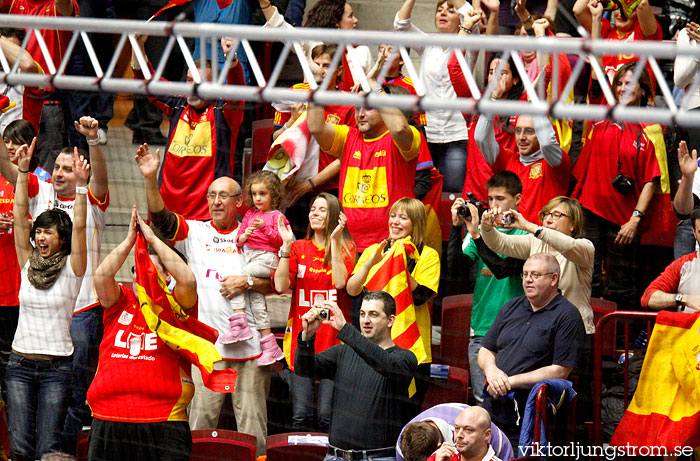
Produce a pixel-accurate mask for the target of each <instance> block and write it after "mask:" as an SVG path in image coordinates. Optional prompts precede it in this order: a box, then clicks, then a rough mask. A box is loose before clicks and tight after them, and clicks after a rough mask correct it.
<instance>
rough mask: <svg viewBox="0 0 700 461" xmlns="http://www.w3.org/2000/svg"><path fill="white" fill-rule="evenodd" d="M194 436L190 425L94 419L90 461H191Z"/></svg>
mask: <svg viewBox="0 0 700 461" xmlns="http://www.w3.org/2000/svg"><path fill="white" fill-rule="evenodd" d="M191 451H192V434H191V433H190V425H189V424H188V423H187V421H164V422H160V423H124V422H116V421H103V420H101V419H97V418H95V419H93V420H92V426H91V427H90V442H89V449H88V460H89V461H122V460H127V459H132V460H139V461H158V460H163V461H166V460H167V461H188V460H189V459H190V452H191Z"/></svg>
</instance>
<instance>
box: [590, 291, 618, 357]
mask: <svg viewBox="0 0 700 461" xmlns="http://www.w3.org/2000/svg"><path fill="white" fill-rule="evenodd" d="M591 309H593V323H596V324H597V323H598V320H600V319H601V318H602V317H603V316H604V315H606V314H609V313H610V312H615V311H616V310H617V304H616V303H614V302H612V301H608V300H606V299H600V298H591ZM616 324H617V322H614V321H613V322H608V323H607V325H605V327H604V331H603V336H602V348H603V349H602V351H603V355H607V356H609V357H615V355H616V354H615V339H616V338H617V326H616Z"/></svg>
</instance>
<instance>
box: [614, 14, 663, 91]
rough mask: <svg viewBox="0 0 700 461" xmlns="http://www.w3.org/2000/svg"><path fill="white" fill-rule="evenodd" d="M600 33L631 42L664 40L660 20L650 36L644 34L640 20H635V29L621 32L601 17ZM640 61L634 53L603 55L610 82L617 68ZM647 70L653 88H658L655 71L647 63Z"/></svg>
mask: <svg viewBox="0 0 700 461" xmlns="http://www.w3.org/2000/svg"><path fill="white" fill-rule="evenodd" d="M600 35H601V37H602V38H604V39H607V40H622V41H625V42H631V41H633V40H659V41H660V40H662V39H663V32H662V31H661V26H660V25H659V23H658V21H657V22H656V32H655V33H654V34H653V35H651V36H650V37H645V36H644V34H643V33H642V27H641V26H640V24H639V20H637V21H635V22H634V30H633V31H631V32H627V33H626V34H622V33H620V31H619V30H617V29H616V28H614V27H612V26H611V25H610V21H609V20H607V19H601V31H600ZM636 61H639V57H638V56H635V55H633V54H618V55H610V54H607V55H603V69H604V70H605V73H606V74H607V76H608V79H610V82H612V80H613V77H614V76H615V72H616V71H617V69H619V68H620V66H622V65H623V64H627V63H628V62H636ZM646 69H647V72H649V79H650V80H651V87H652V88H653V89H655V88H656V79H655V78H654V73H653V72H652V70H651V67H650V66H649V64H648V63H647V65H646Z"/></svg>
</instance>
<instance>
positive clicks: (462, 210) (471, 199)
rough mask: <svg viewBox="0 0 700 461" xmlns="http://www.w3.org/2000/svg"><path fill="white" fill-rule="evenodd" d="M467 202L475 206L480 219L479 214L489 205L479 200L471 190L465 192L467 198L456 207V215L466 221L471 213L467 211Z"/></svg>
mask: <svg viewBox="0 0 700 461" xmlns="http://www.w3.org/2000/svg"><path fill="white" fill-rule="evenodd" d="M469 203H471V204H472V205H474V206H475V207H476V209H477V211H478V212H479V220H481V215H483V214H484V211H486V210H488V208H489V207H488V205H487V204H486V203H484V202H480V201H479V199H478V198H476V196H475V195H474V194H473V193H472V192H467V200H465V201H464V204H462V205H460V207H459V208H457V216H459V217H460V218H464V219H466V220H467V221H471V220H472V214H471V212H470V211H469V207H467V204H469Z"/></svg>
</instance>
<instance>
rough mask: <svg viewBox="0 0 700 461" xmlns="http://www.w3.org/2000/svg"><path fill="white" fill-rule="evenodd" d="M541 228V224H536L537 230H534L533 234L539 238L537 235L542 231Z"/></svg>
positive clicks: (542, 228)
mask: <svg viewBox="0 0 700 461" xmlns="http://www.w3.org/2000/svg"><path fill="white" fill-rule="evenodd" d="M543 230H544V227H542V226H537V230H536V231H535V234H534V235H535V237H536V238H539V237H540V234H541V233H542V231H543Z"/></svg>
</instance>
